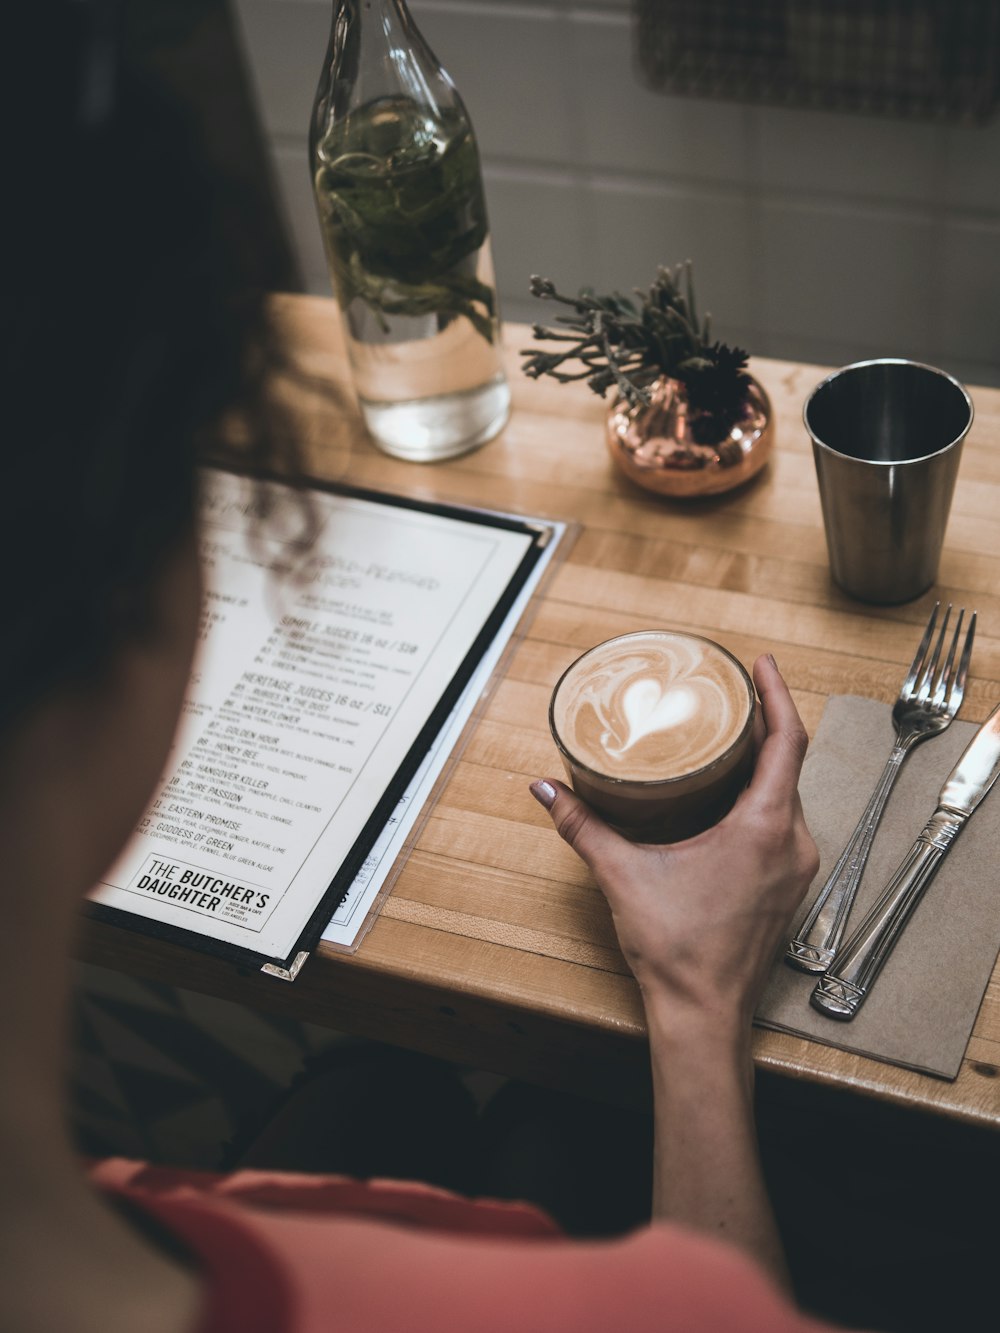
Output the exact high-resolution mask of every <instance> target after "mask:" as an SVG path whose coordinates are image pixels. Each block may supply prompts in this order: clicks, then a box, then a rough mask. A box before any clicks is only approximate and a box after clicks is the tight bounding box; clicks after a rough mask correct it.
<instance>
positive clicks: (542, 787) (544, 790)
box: [528, 782, 556, 810]
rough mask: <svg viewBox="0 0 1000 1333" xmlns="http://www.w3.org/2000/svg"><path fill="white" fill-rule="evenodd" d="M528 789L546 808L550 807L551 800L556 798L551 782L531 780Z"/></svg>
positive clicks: (549, 808)
mask: <svg viewBox="0 0 1000 1333" xmlns="http://www.w3.org/2000/svg"><path fill="white" fill-rule="evenodd" d="M528 790H529V791H530V792H531V794H532V796H534V798H535V800H536V801H537V802H538V804H539V805H544V806H545V808H546V810H551V809H552V802H553V801H554V800H555V799H556V789H555V787H553V785H552V783H551V782H533V783H532V784H531V785H530V787H529V788H528Z"/></svg>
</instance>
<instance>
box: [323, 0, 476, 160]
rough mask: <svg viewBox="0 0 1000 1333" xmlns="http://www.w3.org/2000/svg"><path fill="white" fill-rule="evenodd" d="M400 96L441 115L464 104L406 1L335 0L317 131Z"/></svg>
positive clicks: (434, 113) (433, 114) (432, 113)
mask: <svg viewBox="0 0 1000 1333" xmlns="http://www.w3.org/2000/svg"><path fill="white" fill-rule="evenodd" d="M400 97H402V98H406V99H409V100H410V101H412V102H415V103H416V104H417V105H419V106H421V107H423V108H425V109H426V110H427V111H429V112H430V113H431V115H432V116H434V117H435V118H436V119H442V118H443V116H444V113H446V112H447V111H449V110H454V109H455V108H456V107H461V101H460V99H459V97H458V94H457V93H456V91H455V87H454V84H453V83H452V82H451V80H450V78H449V77H448V75H447V74H446V73H445V71H444V70H443V69H442V68H441V66H440V64H439V63H438V60H437V58H436V56H435V55H434V53H433V51H431V49H430V47H429V46H428V45H427V43H426V41H425V40H424V38H423V36H422V35H421V33H420V30H419V29H418V28H417V26H416V24H415V23H414V22H413V19H412V18H411V16H410V12H409V10H408V9H407V7H406V3H405V0H334V5H333V24H332V27H331V30H330V43H329V46H328V48H327V53H326V59H325V61H324V67H323V74H322V77H321V79H320V86H319V89H318V92H317V101H316V108H315V110H316V114H317V117H318V122H317V123H316V124H315V125H314V129H315V132H316V133H317V134H318V135H319V136H320V137H321V136H322V135H323V134H324V133H325V132H326V131H327V130H329V129H330V127H331V126H332V125H333V124H334V123H335V122H338V121H343V120H344V119H345V117H346V116H348V115H349V114H350V113H351V112H352V111H354V110H356V109H357V108H359V107H362V106H365V105H370V104H372V103H374V102H376V101H378V100H379V99H383V98H400Z"/></svg>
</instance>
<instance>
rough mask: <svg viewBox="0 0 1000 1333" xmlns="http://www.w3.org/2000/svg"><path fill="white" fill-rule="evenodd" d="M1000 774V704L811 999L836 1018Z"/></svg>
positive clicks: (857, 996) (874, 971) (864, 991)
mask: <svg viewBox="0 0 1000 1333" xmlns="http://www.w3.org/2000/svg"><path fill="white" fill-rule="evenodd" d="M998 775H1000V704H997V706H996V708H994V710H993V712H992V713H991V714H990V715H989V717H988V718H987V719H986V721H985V722H984V723H983V725H982V726H981V727H980V728H979V730H978V731H977V732H976V734H975V736H973V738H972V740H971V741H970V742H969V744H968V745H967V746H966V748H965V751H964V753H963V755H962V757H961V759H959V761H958V763H957V764H956V765H955V767H954V768H953V769H952V770H951V773H950V774H949V775H948V778H947V781H946V782H945V784H944V786H943V787H942V788H941V795H940V796H939V797H938V806H937V809H936V810H935V811H934V813H933V815H931V817H930V819H929V820H928V821H927V823H926V824H925V825H924V827H923V830H922V832H921V834H920V836H919V837H918V838H917V840H916V842H915V843H914V844H913V846H912V847H911V848H910V850H909V851H908V852H907V854H906V856H905V857H904V858H903V860H902V861H901V862H900V865H899V868H898V869H897V871H896V873H895V874H894V875H893V877H892V879H891V880H890V881H889V883H888V884H887V885H886V887H885V888H884V889H883V890H882V893H881V894H880V895H879V898H878V900H877V901H876V903H875V905H874V906H873V907H872V908H871V910H870V911H869V913H868V915H867V916H866V917H865V919H864V920H863V921H862V922H861V925H860V926H858V928H857V930H856V931H855V932H854V934H853V935H852V936H851V938H850V939H849V940H848V941H847V943H846V944H845V945H844V946H843V948H841V949H840V950H838V952H837V956H836V958H834V960H833V962H832V963H831V964H830V967H829V969H828V970H827V973H826V975H825V976H824V977H823V979H822V980H821V981H820V982H819V984H818V985H817V986H816V989H815V990H814V991H813V993H812V995H811V996H810V1000H811V1002H812V1005H813V1007H814V1008H815V1009H819V1010H820V1011H821V1012H822V1013H824V1014H827V1015H828V1016H829V1017H830V1018H840V1019H845V1020H846V1019H850V1018H853V1017H854V1015H855V1014H856V1013H857V1012H858V1010H859V1009H860V1008H861V1006H862V1005H863V1004H864V1002H865V998H866V996H867V995H868V992H869V991H870V990H871V988H872V986H873V985H874V982H875V978H876V977H877V976H878V974H879V972H880V971H881V970H882V965H883V963H884V962H885V960H886V959H887V958H888V957H889V954H890V953H891V952H892V949H893V946H894V945H895V943H896V940H897V939H898V938H899V936H900V935H901V934H902V931H903V928H904V926H905V925H906V923H907V921H909V919H910V917H911V916H912V915H913V909H914V908H915V907H916V905H917V903H918V902H919V901H920V899H921V897H922V896H923V893H924V890H925V889H926V888H927V886H928V884H930V882H931V880H932V879H933V878H934V875H935V873H936V872H937V868H938V866H939V865H940V864H941V862H942V861H943V860H944V858H945V856H946V855H947V852H948V849H949V847H950V846H951V844H952V843H953V842H954V841H955V839H956V838H957V837H958V835H959V833H961V831H962V829H963V828H964V827H965V825H966V824H967V823H968V821H969V819H970V817H971V816H972V814H973V812H974V811H975V809H976V807H977V806H978V805H979V803H980V802H981V801H982V799H983V797H984V796H985V795H986V793H987V792H988V791H989V789H990V788H991V787H992V786H993V784H994V782H996V780H997V776H998Z"/></svg>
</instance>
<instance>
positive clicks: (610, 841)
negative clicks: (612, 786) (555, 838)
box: [529, 778, 629, 872]
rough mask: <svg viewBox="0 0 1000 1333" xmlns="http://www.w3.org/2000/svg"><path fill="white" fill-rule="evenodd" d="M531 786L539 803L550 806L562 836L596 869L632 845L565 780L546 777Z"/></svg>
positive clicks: (592, 868) (549, 810)
mask: <svg viewBox="0 0 1000 1333" xmlns="http://www.w3.org/2000/svg"><path fill="white" fill-rule="evenodd" d="M529 790H530V792H531V794H532V796H534V798H535V800H536V801H537V802H538V803H539V805H543V806H545V808H546V810H548V812H549V814H550V815H551V817H552V822H553V824H554V825H555V827H556V832H557V833H558V834H559V836H560V838H562V840H563V841H564V842H566V843H568V844H569V845H570V847H572V848H573V851H574V852H576V854H577V856H579V857H580V858H581V860H583V861H585V862H586V864H587V865H588V866H589V867H590V868H591V870H593V871H595V872H596V871H597V869H598V866H606V865H607V864H608V862H609V861H611V860H612V859H614V858H615V857H616V856H618V855H619V854H620V853H621V851H622V850H623V848H624V849H627V848H628V846H629V844H628V843H627V842H626V840H625V839H624V838H623V837H622V836H621V834H620V833H616V832H615V830H614V829H613V828H611V827H610V826H609V825H607V824H605V822H604V820H603V819H601V817H600V815H597V814H595V813H594V811H593V810H591V808H590V806H589V805H586V804H585V803H584V802H583V801H581V800H580V798H579V796H577V795H576V793H575V792H572V791H570V789H569V787H567V786H566V785H565V783H562V782H557V781H556V780H555V779H554V778H545V779H542V780H541V781H538V782H533V783H531V786H530V788H529Z"/></svg>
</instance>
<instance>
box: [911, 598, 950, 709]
mask: <svg viewBox="0 0 1000 1333" xmlns="http://www.w3.org/2000/svg"><path fill="white" fill-rule="evenodd" d="M950 615H951V602H949V603H948V609H947V611H946V612H945V613H944V620H942V621H941V629H940V632H939V633H938V636H937V642H936V643H935V644H934V652H933V653H932V654H931V660H930V662H928V664H927V667H926V668H925V670H924V673H923V675H922V676H921V678H920V688H919V689H918V690H917V699H918V700H919V701H920V703H922V704H925V703H926V702H927V700H928V698H929V697H930V692H931V682H932V681H933V679H934V673H935V672H936V671H937V665H938V662H939V660H940V658H941V649H942V647H943V646H944V636H945V633H946V632H947V629H948V617H949V616H950Z"/></svg>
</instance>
